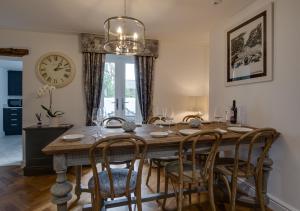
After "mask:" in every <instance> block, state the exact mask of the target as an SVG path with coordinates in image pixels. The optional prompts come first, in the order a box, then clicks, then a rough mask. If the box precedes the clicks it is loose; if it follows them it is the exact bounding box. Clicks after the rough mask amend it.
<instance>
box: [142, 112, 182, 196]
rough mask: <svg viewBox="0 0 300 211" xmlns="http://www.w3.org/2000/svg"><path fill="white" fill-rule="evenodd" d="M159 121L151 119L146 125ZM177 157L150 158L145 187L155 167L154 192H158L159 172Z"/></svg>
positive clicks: (154, 118) (157, 118) (155, 118)
mask: <svg viewBox="0 0 300 211" xmlns="http://www.w3.org/2000/svg"><path fill="white" fill-rule="evenodd" d="M158 120H160V118H159V117H156V116H155V117H151V118H150V119H149V120H148V122H147V123H148V124H155V122H156V121H158ZM162 121H165V118H163V119H162ZM177 159H178V157H177V156H170V157H159V158H151V159H150V161H149V169H148V174H147V179H146V185H147V186H149V180H150V176H151V172H152V169H153V168H154V167H156V169H157V174H156V192H157V193H159V192H160V175H161V171H162V170H164V168H165V166H166V164H167V163H168V162H171V161H174V160H177Z"/></svg>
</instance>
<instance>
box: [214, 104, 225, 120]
mask: <svg viewBox="0 0 300 211" xmlns="http://www.w3.org/2000/svg"><path fill="white" fill-rule="evenodd" d="M223 115H224V114H223V112H222V109H221V108H220V107H216V108H215V111H214V121H216V122H217V123H220V122H222V119H223V118H224V116H223Z"/></svg>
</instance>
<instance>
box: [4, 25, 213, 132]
mask: <svg viewBox="0 0 300 211" xmlns="http://www.w3.org/2000/svg"><path fill="white" fill-rule="evenodd" d="M0 38H1V39H0V46H1V47H16V48H21V47H24V48H28V49H29V50H30V54H29V55H28V56H25V57H24V58H23V61H24V64H23V66H24V72H23V81H24V83H23V99H24V100H23V105H24V112H23V113H24V118H23V119H24V120H23V125H24V126H28V125H31V124H34V123H35V117H34V114H35V113H36V112H43V111H42V110H41V109H40V104H41V103H42V102H43V103H47V102H48V101H47V100H48V99H47V98H44V99H43V100H42V102H41V99H37V98H36V89H37V88H38V87H40V86H42V84H41V83H40V82H39V81H38V80H37V77H36V75H35V65H36V62H37V60H38V59H39V57H40V56H41V55H43V54H45V53H48V52H50V51H59V52H62V53H65V54H66V55H68V56H69V57H71V58H72V60H73V61H74V62H75V65H76V69H77V73H76V77H75V80H74V81H73V83H71V84H70V85H69V86H66V87H64V88H61V89H58V90H56V91H55V94H54V106H55V108H56V109H59V110H62V111H65V115H64V118H65V121H66V122H70V123H73V124H75V125H82V124H84V123H85V101H84V95H83V89H82V56H81V53H80V49H79V36H78V35H73V34H52V33H39V32H30V31H17V30H0ZM159 41H160V52H159V58H158V59H157V61H156V67H155V84H154V107H161V106H163V107H168V108H171V107H172V108H174V111H175V112H176V113H179V117H178V118H181V117H182V115H183V114H184V113H183V112H186V111H187V108H186V105H185V104H186V103H187V102H186V99H185V98H186V97H187V96H199V95H202V96H206V97H207V96H208V44H203V43H202V42H201V40H191V39H187V40H184V42H183V41H182V38H174V36H173V37H172V38H170V37H167V38H164V39H159ZM206 104H207V103H206ZM206 107H207V106H204V108H203V110H204V112H207V108H206ZM44 120H45V121H46V120H47V119H46V118H44Z"/></svg>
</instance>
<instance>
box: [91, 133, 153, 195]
mask: <svg viewBox="0 0 300 211" xmlns="http://www.w3.org/2000/svg"><path fill="white" fill-rule="evenodd" d="M120 144H122V149H121V150H124V148H126V149H127V150H130V154H131V158H130V159H129V158H126V160H129V161H130V166H129V170H128V175H127V178H126V196H127V195H128V194H129V185H130V180H131V176H132V172H133V170H134V165H135V162H136V161H137V160H140V162H139V164H138V170H137V182H136V185H137V187H138V186H140V185H141V181H142V179H141V175H142V169H143V164H144V158H145V155H146V152H147V148H148V145H147V143H146V141H145V140H144V139H143V138H141V137H139V136H135V135H116V136H110V137H107V138H103V139H100V140H98V141H97V142H96V143H94V144H93V145H92V146H91V148H90V150H89V159H90V163H91V167H92V171H93V179H94V184H95V187H96V188H95V190H94V192H95V193H94V194H95V197H96V198H97V199H99V198H100V191H99V188H100V189H101V187H100V186H99V184H100V183H99V178H98V170H97V161H98V160H99V155H101V157H102V160H101V163H102V164H104V165H105V167H106V171H107V174H108V177H109V183H110V184H109V185H110V197H109V198H112V199H113V198H115V197H119V196H118V195H116V194H115V187H114V185H113V184H114V183H113V177H112V169H111V167H110V165H109V164H110V163H111V160H110V158H111V156H110V155H118V152H120ZM118 145H119V147H118ZM97 187H98V188H97Z"/></svg>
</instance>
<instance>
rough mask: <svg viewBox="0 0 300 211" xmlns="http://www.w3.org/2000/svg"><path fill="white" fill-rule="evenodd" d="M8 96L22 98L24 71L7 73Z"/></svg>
mask: <svg viewBox="0 0 300 211" xmlns="http://www.w3.org/2000/svg"><path fill="white" fill-rule="evenodd" d="M7 74H8V75H7V78H8V81H7V85H8V86H7V94H8V96H22V71H14V70H9V71H7Z"/></svg>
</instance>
